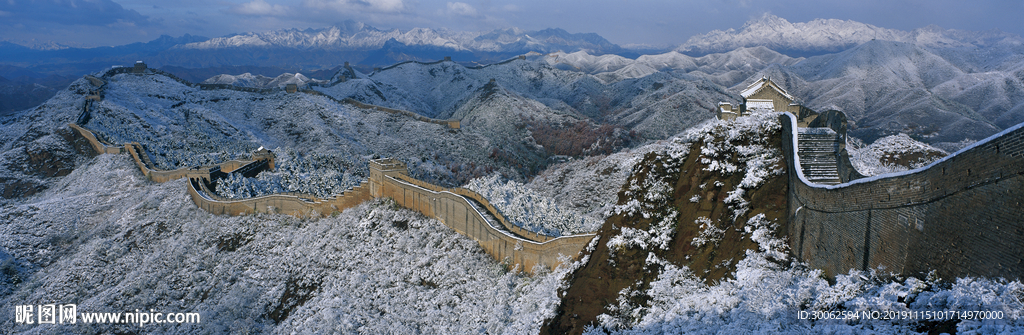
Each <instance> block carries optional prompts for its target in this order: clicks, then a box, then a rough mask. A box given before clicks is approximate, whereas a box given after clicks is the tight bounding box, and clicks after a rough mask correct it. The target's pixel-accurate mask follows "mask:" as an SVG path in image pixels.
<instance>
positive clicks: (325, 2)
mask: <svg viewBox="0 0 1024 335" xmlns="http://www.w3.org/2000/svg"><path fill="white" fill-rule="evenodd" d="M303 5H305V6H306V7H309V8H313V9H331V10H334V11H337V12H339V13H348V12H352V11H370V12H379V13H398V12H402V11H405V10H406V8H407V6H406V5H405V2H403V0H306V1H305V2H304V3H303Z"/></svg>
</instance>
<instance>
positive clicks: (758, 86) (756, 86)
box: [740, 76, 796, 101]
mask: <svg viewBox="0 0 1024 335" xmlns="http://www.w3.org/2000/svg"><path fill="white" fill-rule="evenodd" d="M766 87H771V88H772V89H774V90H775V91H777V92H779V94H782V96H784V97H786V98H787V99H789V100H790V101H796V98H794V97H793V96H792V95H789V92H786V90H785V89H784V88H782V86H779V84H776V83H775V82H774V81H772V79H771V78H770V77H767V76H761V79H758V80H757V81H755V82H754V83H753V84H750V86H747V89H745V90H743V92H741V93H740V95H741V96H743V98H744V99H746V98H749V97H750V96H752V95H754V94H756V93H757V92H761V90H763V89H765V88H766Z"/></svg>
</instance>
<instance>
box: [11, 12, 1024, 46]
mask: <svg viewBox="0 0 1024 335" xmlns="http://www.w3.org/2000/svg"><path fill="white" fill-rule="evenodd" d="M764 13H770V14H773V15H777V16H779V17H782V18H784V19H786V20H788V21H790V22H806V21H810V20H813V19H817V18H824V19H843V20H854V21H859V22H863V23H868V24H872V25H875V26H879V27H884V28H891V29H901V30H912V29H915V28H920V27H924V26H927V25H933V24H934V25H938V26H940V27H942V28H947V29H949V28H951V29H962V30H990V29H999V30H1002V31H1004V32H1009V33H1014V34H1018V35H1024V24H1021V23H1020V18H1021V17H1024V0H979V1H954V0H856V1H838V2H823V1H803V0H771V1H767V0H692V1H689V0H688V1H670V0H589V1H580V0H525V1H491V0H460V1H444V0H440V1H439V0H181V1H166V0H116V1H115V0H0V40H4V41H9V42H13V43H17V44H22V45H29V46H32V45H46V44H48V43H59V44H63V45H68V46H78V47H95V46H110V45H122V44H128V43H133V42H147V41H151V40H153V39H156V38H157V37H159V36H160V35H170V36H174V37H178V36H181V35H184V34H192V35H199V36H206V37H219V36H224V35H227V34H232V33H245V32H263V31H269V30H277V29H284V28H297V29H306V28H323V27H327V26H331V25H334V24H337V23H339V22H343V21H346V20H354V21H359V22H364V23H366V24H369V25H371V26H374V27H376V28H379V29H401V30H406V29H410V28H417V27H419V28H448V29H452V30H467V31H486V30H493V29H498V28H508V27H518V28H521V29H525V30H539V29H545V28H562V29H565V30H567V31H569V32H571V33H597V34H599V35H601V36H602V37H604V38H606V39H608V40H609V41H611V42H612V43H616V44H619V45H636V44H646V45H652V46H659V47H663V46H674V45H679V44H681V43H683V42H685V41H686V40H687V39H689V38H690V37H691V36H694V35H697V34H703V33H707V32H710V31H712V30H716V29H717V30H726V29H729V28H733V29H739V28H741V27H742V26H743V23H744V22H746V21H748V20H750V19H752V18H756V17H760V16H762V15H763V14H764Z"/></svg>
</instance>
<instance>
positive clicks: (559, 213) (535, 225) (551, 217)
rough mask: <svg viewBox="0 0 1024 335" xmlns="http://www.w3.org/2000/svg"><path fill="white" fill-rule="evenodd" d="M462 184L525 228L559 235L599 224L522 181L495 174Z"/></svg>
mask: <svg viewBox="0 0 1024 335" xmlns="http://www.w3.org/2000/svg"><path fill="white" fill-rule="evenodd" d="M465 187H466V188H467V189H470V190H473V191H475V192H477V193H480V195H483V196H484V197H485V198H487V201H489V202H490V203H491V204H492V205H494V207H497V208H498V210H499V211H501V213H502V214H503V215H505V218H506V219H508V220H509V221H511V223H512V224H514V225H516V226H520V227H523V229H526V230H529V231H533V232H538V233H541V234H545V235H549V236H562V235H573V234H580V233H589V232H593V231H595V230H597V229H598V228H600V227H601V223H602V221H601V220H599V219H598V218H594V217H590V216H587V215H584V214H581V213H579V212H577V211H575V210H573V209H571V208H567V207H565V206H561V205H559V204H558V203H556V202H555V200H554V199H551V198H548V197H546V196H543V195H541V194H539V193H537V192H536V191H534V190H531V189H529V188H527V187H526V185H523V184H522V183H519V182H516V181H514V180H509V181H504V182H503V181H502V180H501V176H500V175H498V174H492V175H490V176H487V177H481V178H476V179H473V180H471V181H470V182H469V184H466V186H465Z"/></svg>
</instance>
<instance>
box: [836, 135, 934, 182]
mask: <svg viewBox="0 0 1024 335" xmlns="http://www.w3.org/2000/svg"><path fill="white" fill-rule="evenodd" d="M848 144H849V145H848V146H847V147H846V151H847V152H849V154H850V163H852V164H853V167H854V168H856V169H857V171H858V172H860V173H861V174H863V175H865V176H876V175H880V174H886V173H892V172H902V171H907V170H912V169H916V168H919V167H923V166H925V165H928V164H931V162H934V161H935V160H937V159H939V158H942V157H945V156H947V155H949V153H947V152H946V151H943V150H942V149H938V148H935V147H932V146H930V145H928V144H925V143H922V142H918V141H916V140H914V139H913V138H910V136H908V135H907V134H897V135H891V136H886V137H883V138H879V139H877V140H875V142H874V143H871V144H870V145H865V144H864V142H862V141H860V140H859V139H857V138H852V137H851V138H850V140H849V141H848Z"/></svg>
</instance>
